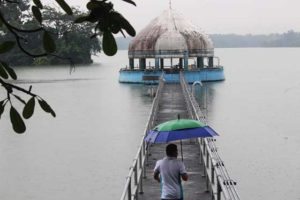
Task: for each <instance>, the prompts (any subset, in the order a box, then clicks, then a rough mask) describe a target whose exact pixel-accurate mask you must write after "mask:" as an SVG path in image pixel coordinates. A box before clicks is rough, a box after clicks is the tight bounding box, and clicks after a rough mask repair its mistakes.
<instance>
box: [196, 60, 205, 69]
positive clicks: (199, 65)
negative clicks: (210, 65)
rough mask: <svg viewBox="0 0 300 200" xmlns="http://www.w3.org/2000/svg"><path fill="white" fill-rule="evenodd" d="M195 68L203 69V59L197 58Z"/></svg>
mask: <svg viewBox="0 0 300 200" xmlns="http://www.w3.org/2000/svg"><path fill="white" fill-rule="evenodd" d="M197 68H200V69H202V68H204V59H203V57H197Z"/></svg>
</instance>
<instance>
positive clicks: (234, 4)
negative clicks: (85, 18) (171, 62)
mask: <svg viewBox="0 0 300 200" xmlns="http://www.w3.org/2000/svg"><path fill="white" fill-rule="evenodd" d="M66 2H68V3H69V4H70V5H81V7H83V8H85V6H84V5H85V3H86V2H87V1H85V0H66ZM112 2H113V3H114V4H115V10H117V11H120V12H121V13H122V14H123V15H124V16H125V18H127V19H128V20H129V21H130V22H131V24H132V25H133V26H134V27H135V28H136V30H137V31H138V32H139V31H140V30H141V29H142V28H143V27H145V26H146V25H147V24H148V23H149V22H150V21H151V20H152V19H154V18H155V17H157V16H159V15H160V14H161V13H162V11H163V10H165V9H167V8H168V7H169V0H135V2H136V4H137V7H135V6H132V5H131V4H128V3H125V2H124V1H121V0H113V1H112ZM172 8H173V9H175V10H177V11H179V12H180V13H182V14H183V15H184V16H185V18H187V19H189V20H190V21H192V22H193V24H195V25H196V26H198V27H200V28H201V29H202V30H204V31H205V32H206V33H208V34H213V33H222V34H225V33H237V34H248V33H252V34H268V33H275V32H278V33H283V32H286V31H288V30H291V29H293V30H295V31H299V32H300V11H299V10H300V0H172Z"/></svg>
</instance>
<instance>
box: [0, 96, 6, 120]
mask: <svg viewBox="0 0 300 200" xmlns="http://www.w3.org/2000/svg"><path fill="white" fill-rule="evenodd" d="M4 101H5V100H3V101H0V119H1V115H2V114H3V112H4V107H5V104H4Z"/></svg>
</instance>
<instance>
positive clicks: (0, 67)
mask: <svg viewBox="0 0 300 200" xmlns="http://www.w3.org/2000/svg"><path fill="white" fill-rule="evenodd" d="M0 77H2V78H4V79H7V78H8V74H7V73H6V71H5V70H4V67H3V65H0Z"/></svg>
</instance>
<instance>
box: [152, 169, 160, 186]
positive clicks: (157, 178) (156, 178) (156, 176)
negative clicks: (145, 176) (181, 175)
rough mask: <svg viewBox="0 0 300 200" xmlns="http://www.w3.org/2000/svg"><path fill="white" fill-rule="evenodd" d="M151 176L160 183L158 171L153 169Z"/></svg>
mask: <svg viewBox="0 0 300 200" xmlns="http://www.w3.org/2000/svg"><path fill="white" fill-rule="evenodd" d="M153 178H154V179H155V180H157V181H158V182H159V183H160V178H159V171H154V174H153Z"/></svg>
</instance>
